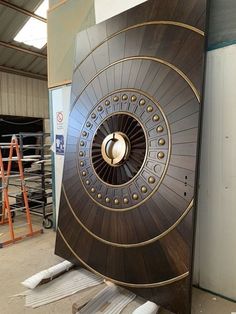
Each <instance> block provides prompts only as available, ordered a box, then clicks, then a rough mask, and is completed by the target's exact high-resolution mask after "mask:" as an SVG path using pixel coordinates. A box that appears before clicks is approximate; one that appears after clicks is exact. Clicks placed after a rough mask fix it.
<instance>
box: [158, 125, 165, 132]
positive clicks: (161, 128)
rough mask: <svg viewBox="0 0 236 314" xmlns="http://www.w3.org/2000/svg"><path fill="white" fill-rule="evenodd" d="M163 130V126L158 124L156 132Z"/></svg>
mask: <svg viewBox="0 0 236 314" xmlns="http://www.w3.org/2000/svg"><path fill="white" fill-rule="evenodd" d="M163 130H164V128H163V126H161V125H159V126H158V127H157V132H158V133H161V132H163Z"/></svg>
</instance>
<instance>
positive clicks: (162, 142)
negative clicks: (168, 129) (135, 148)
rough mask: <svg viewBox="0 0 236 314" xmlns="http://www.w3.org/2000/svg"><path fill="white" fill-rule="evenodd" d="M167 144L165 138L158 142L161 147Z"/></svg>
mask: <svg viewBox="0 0 236 314" xmlns="http://www.w3.org/2000/svg"><path fill="white" fill-rule="evenodd" d="M165 142H166V141H165V140H164V138H160V139H159V141H158V144H159V145H165Z"/></svg>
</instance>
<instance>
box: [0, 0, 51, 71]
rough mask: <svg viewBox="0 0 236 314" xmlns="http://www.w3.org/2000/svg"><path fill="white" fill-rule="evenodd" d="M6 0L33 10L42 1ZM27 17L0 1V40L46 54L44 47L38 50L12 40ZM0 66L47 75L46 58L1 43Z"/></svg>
mask: <svg viewBox="0 0 236 314" xmlns="http://www.w3.org/2000/svg"><path fill="white" fill-rule="evenodd" d="M7 2H9V3H12V4H15V5H17V6H18V7H21V8H23V9H26V10H28V11H31V12H34V11H35V10H36V9H37V7H38V6H39V5H40V4H41V3H42V2H43V0H30V1H29V0H11V1H9V0H8V1H7ZM29 18H30V17H29V16H27V15H25V14H22V13H20V12H18V11H16V10H13V9H11V8H8V7H6V6H4V5H2V4H1V3H0V41H3V42H6V43H10V44H13V45H15V46H18V47H21V48H25V49H28V50H31V51H35V52H39V53H43V54H46V53H47V48H46V47H43V48H42V49H41V50H40V49H37V48H34V47H31V46H27V45H25V44H23V43H22V44H21V43H18V42H16V41H14V40H13V38H14V37H15V36H16V34H17V33H18V31H19V30H20V29H21V28H22V26H23V25H24V24H25V23H26V21H27V20H28V19H29ZM0 66H4V67H7V68H9V67H10V68H13V69H15V70H23V71H27V72H30V73H32V74H39V75H45V76H46V75H47V59H45V58H42V57H38V56H34V55H30V54H28V53H25V52H21V51H17V50H14V49H11V48H7V47H3V46H2V45H0ZM1 69H2V68H1Z"/></svg>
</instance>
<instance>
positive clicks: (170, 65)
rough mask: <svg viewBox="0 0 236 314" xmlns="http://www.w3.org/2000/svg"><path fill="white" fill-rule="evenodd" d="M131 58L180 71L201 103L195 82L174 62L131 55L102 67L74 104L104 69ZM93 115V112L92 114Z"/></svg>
mask: <svg viewBox="0 0 236 314" xmlns="http://www.w3.org/2000/svg"><path fill="white" fill-rule="evenodd" d="M131 60H148V61H150V60H151V61H154V62H157V63H161V64H164V65H166V66H167V67H169V68H171V69H172V70H174V71H175V72H176V73H178V74H179V75H180V76H181V77H182V78H183V79H184V80H185V82H186V83H187V84H188V85H189V87H190V88H191V89H192V91H193V93H194V95H195V96H196V98H197V100H198V102H199V103H200V94H199V92H198V91H197V88H196V87H195V86H194V84H193V83H192V81H191V80H190V79H189V78H188V77H187V75H186V74H184V72H182V71H181V70H180V69H179V68H178V67H176V66H175V65H174V64H172V63H170V62H168V61H165V60H163V59H160V58H156V57H151V56H131V57H126V58H123V59H120V60H117V61H114V62H112V63H110V64H108V65H107V66H105V67H104V68H103V69H101V70H100V71H98V72H97V73H96V74H95V75H94V76H93V77H92V78H91V79H90V80H89V81H88V83H87V84H86V86H85V87H84V88H83V89H82V91H81V93H80V94H79V95H78V96H77V97H76V99H75V101H74V103H73V106H74V104H75V103H76V102H77V101H78V99H79V98H80V96H81V95H82V94H83V92H84V91H85V90H86V88H87V87H88V86H89V85H90V84H91V83H92V82H93V81H94V80H95V78H96V77H97V76H99V75H100V74H102V73H103V72H104V71H106V70H108V69H109V68H110V67H112V66H114V65H117V64H119V63H122V62H126V61H131ZM92 115H93V114H92ZM95 118H96V115H95V117H94V119H95Z"/></svg>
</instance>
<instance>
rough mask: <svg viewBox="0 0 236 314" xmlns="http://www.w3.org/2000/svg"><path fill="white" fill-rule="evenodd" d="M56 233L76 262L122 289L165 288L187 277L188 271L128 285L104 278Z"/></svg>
mask: <svg viewBox="0 0 236 314" xmlns="http://www.w3.org/2000/svg"><path fill="white" fill-rule="evenodd" d="M57 231H58V233H59V234H60V236H61V238H62V240H63V241H64V243H65V245H66V246H67V247H68V249H69V250H70V252H71V253H72V254H73V255H74V256H75V257H76V258H77V259H78V261H80V263H81V264H82V265H83V266H84V267H86V268H87V269H88V270H90V271H91V272H93V273H94V274H96V275H98V276H101V277H102V278H104V279H107V280H109V281H111V282H113V283H115V284H117V285H120V286H123V287H129V288H146V289H147V288H155V287H162V286H166V285H170V284H172V283H174V282H176V281H179V280H182V279H184V278H186V277H188V276H189V271H187V272H185V273H183V274H181V275H179V276H176V277H174V278H171V279H167V280H164V281H159V282H153V283H130V282H125V281H120V280H116V279H112V278H110V277H107V276H104V275H103V274H101V273H99V272H98V271H97V270H95V269H94V268H92V267H91V266H89V265H88V264H87V263H86V262H85V261H83V260H82V258H81V257H79V255H78V254H76V253H75V251H74V250H73V249H72V247H71V246H70V244H69V243H68V242H67V240H66V238H65V237H64V235H63V233H62V231H61V230H60V228H59V227H58V228H57Z"/></svg>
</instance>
